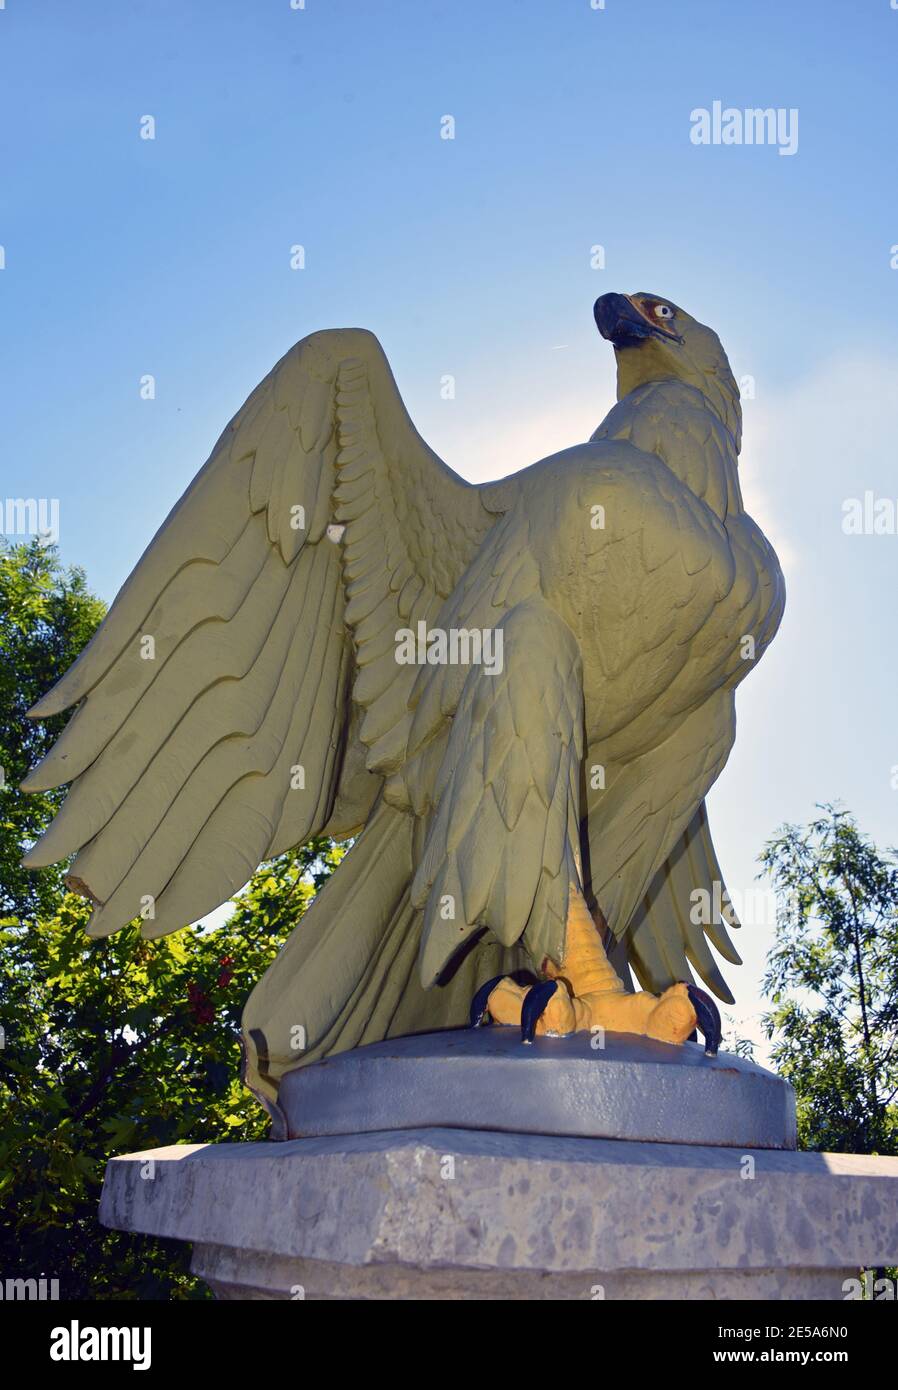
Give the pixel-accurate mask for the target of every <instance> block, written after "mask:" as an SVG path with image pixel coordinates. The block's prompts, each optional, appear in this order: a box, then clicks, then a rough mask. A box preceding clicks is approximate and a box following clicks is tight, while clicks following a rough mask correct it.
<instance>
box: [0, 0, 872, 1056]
mask: <svg viewBox="0 0 898 1390" xmlns="http://www.w3.org/2000/svg"><path fill="white" fill-rule="evenodd" d="M896 58H898V12H896V11H894V10H892V8H891V6H890V3H889V0H875V2H874V3H860V0H859V2H858V3H856V4H853V5H845V4H843V3H836V0H818V2H817V3H814V2H813V0H804V3H794V4H791V5H789V6H783V5H782V4H781V3H774V0H770V2H769V3H768V0H754V3H745V4H742V5H738V6H737V5H729V6H721V5H720V4H719V3H715V2H714V0H681V2H680V3H678V4H671V3H665V2H664V0H645V2H644V3H643V2H641V0H606V7H605V9H604V10H593V9H592V8H591V6H590V3H589V0H518V3H515V0H491V2H490V3H484V0H452V3H445V2H444V3H434V4H424V3H420V0H419V2H418V3H412V0H390V3H385V0H381V3H379V4H376V3H368V0H331V3H325V0H306V8H305V9H302V10H293V9H291V7H290V3H289V0H254V2H253V3H250V0H215V2H214V3H213V0H196V2H195V3H192V4H190V5H189V6H187V5H184V4H183V3H175V0H153V2H152V3H138V2H137V0H95V2H94V3H85V4H79V5H71V4H68V3H63V2H62V0H44V3H42V4H40V5H30V6H29V5H26V4H25V3H24V0H6V3H5V6H4V7H3V8H2V9H0V79H2V80H0V132H2V165H3V178H2V181H0V196H2V204H0V208H2V210H0V245H2V246H3V247H4V251H5V269H4V270H3V271H2V272H0V316H2V324H3V330H2V334H0V405H2V409H0V431H2V433H0V439H2V494H3V496H4V497H5V496H10V495H11V496H43V497H53V498H58V499H59V502H60V548H61V552H62V556H63V558H64V559H65V560H66V561H67V562H73V563H78V564H81V565H83V566H84V567H85V569H86V570H87V573H88V576H89V578H90V581H91V583H92V585H93V587H94V588H95V589H96V590H97V591H98V592H100V593H101V594H102V595H103V596H104V597H105V598H107V599H111V598H112V597H113V595H114V593H115V591H116V589H117V588H118V586H119V585H120V584H121V582H122V581H123V580H124V579H125V577H126V575H127V573H128V571H129V569H130V568H131V566H132V565H133V563H134V561H135V560H136V558H137V557H138V555H139V554H140V552H141V550H142V549H143V547H144V546H145V545H146V543H147V541H148V540H149V539H150V537H151V535H152V533H153V532H154V530H155V529H156V527H157V526H158V525H159V523H160V522H161V521H162V520H163V518H164V516H165V514H166V513H167V511H168V510H169V508H170V506H171V505H172V503H173V502H174V501H175V500H176V498H177V497H178V495H179V494H180V492H181V491H182V490H183V488H184V487H185V486H186V485H187V483H188V482H189V481H190V479H191V478H192V476H193V474H194V473H195V472H196V470H197V468H198V467H199V466H200V464H201V463H202V462H203V461H204V459H205V457H206V455H207V454H208V452H209V449H210V447H211V445H212V444H213V442H214V440H215V438H216V437H217V435H218V434H219V432H220V431H221V429H222V428H223V426H224V425H225V424H226V423H227V420H228V419H229V418H230V416H231V415H232V414H233V412H234V411H235V410H236V408H237V407H238V406H239V405H240V404H241V402H242V400H243V399H244V397H245V396H246V395H247V393H248V392H249V391H250V390H251V388H252V387H253V386H254V385H255V384H256V383H257V381H258V380H259V379H260V378H261V377H262V376H263V375H265V373H266V372H267V371H268V370H269V369H270V367H271V366H272V365H273V364H274V362H275V361H276V360H277V358H278V357H279V356H280V355H281V354H282V353H283V352H284V351H285V350H286V349H287V348H288V347H289V346H290V345H291V344H292V343H293V342H295V341H296V340H297V339H299V338H301V337H303V336H304V335H305V334H307V333H309V332H311V331H313V330H314V329H317V328H322V327H332V326H338V325H344V324H360V325H363V326H365V327H368V328H371V329H372V330H373V331H374V332H375V333H377V335H378V336H379V337H380V339H381V341H382V343H383V344H384V347H385V349H386V351H387V354H388V356H389V358H390V361H391V363H392V365H393V368H394V371H395V373H396V376H397V380H398V382H399V386H400V389H401V390H402V392H403V395H404V397H405V400H406V403H407V405H408V407H409V409H410V411H411V414H412V416H413V418H414V419H415V421H416V423H417V424H418V426H419V428H420V429H421V431H422V433H423V434H424V435H425V437H426V438H427V439H428V441H429V442H430V443H431V444H432V446H433V447H434V448H435V449H436V450H437V452H438V453H440V454H441V455H442V456H443V457H444V458H445V459H446V461H447V462H448V463H450V464H451V465H452V466H453V467H454V468H456V469H457V470H458V471H459V472H461V473H462V474H464V475H466V476H468V477H470V478H472V479H479V478H485V477H489V476H499V475H501V474H503V473H506V472H510V471H513V470H514V469H516V468H518V467H522V466H524V465H526V464H528V463H530V462H532V461H533V460H534V459H535V458H538V457H540V456H541V455H544V454H546V453H548V452H552V451H554V450H555V449H558V448H562V447H565V446H567V445H568V444H572V443H575V442H577V441H578V440H580V439H582V438H584V437H585V436H586V435H588V434H589V433H590V432H591V431H592V430H593V429H594V428H595V426H596V425H597V424H598V423H599V421H600V420H601V418H602V416H603V415H604V414H605V412H606V410H607V409H608V407H609V405H610V404H611V402H612V399H613V390H614V382H613V362H612V358H611V354H610V350H609V348H608V346H607V344H605V343H603V342H602V341H601V340H600V339H599V337H598V335H597V334H596V332H595V329H594V326H593V322H592V303H593V300H594V299H595V297H596V296H597V295H598V294H600V293H603V292H605V291H607V290H612V289H615V290H624V291H632V290H636V289H649V290H653V291H657V292H659V293H661V294H664V295H666V296H668V297H670V298H672V299H673V300H675V301H677V302H679V303H680V304H682V305H683V306H684V307H685V308H686V309H688V310H689V311H690V312H691V313H693V314H694V315H695V316H696V317H698V318H700V319H702V320H704V321H705V322H708V323H710V324H711V325H712V326H713V327H714V328H715V329H716V330H717V331H718V332H719V333H720V335H721V337H722V339H723V341H724V344H725V346H726V347H727V349H728V352H729V355H730V359H731V362H732V365H733V368H734V371H735V372H736V375H737V377H742V376H746V375H750V376H751V377H753V378H754V383H755V387H754V392H755V396H754V399H753V400H747V401H746V402H745V449H744V453H743V488H744V491H745V495H746V501H747V504H748V506H749V509H750V510H751V511H752V512H753V513H754V514H755V515H756V516H757V518H758V519H759V521H760V522H761V523H762V524H763V526H764V527H765V529H766V530H767V532H768V534H769V535H770V537H771V539H772V540H773V542H774V544H775V545H776V546H777V548H778V550H779V551H780V554H781V558H782V561H783V566H784V569H785V571H786V579H787V586H788V592H789V605H788V611H787V616H786V619H785V622H784V624H783V628H782V630H781V633H780V636H779V638H778V639H777V642H776V643H775V645H774V647H773V649H772V650H771V652H770V653H769V654H768V656H767V657H766V658H765V660H764V662H763V664H762V665H761V666H760V668H759V670H758V671H757V672H756V673H754V674H753V676H752V677H751V678H750V679H749V680H748V681H747V683H746V684H745V685H744V686H743V687H742V688H741V691H740V694H739V697H738V711H739V719H740V733H739V737H738V740H737V744H736V749H735V752H734V754H733V756H732V758H731V761H730V764H729V766H728V768H727V770H726V771H725V773H724V775H723V776H722V778H721V780H720V783H719V784H718V787H717V788H716V789H715V791H714V793H713V794H712V798H711V802H710V812H711V821H712V828H713V830H714V832H715V839H716V840H717V842H718V847H719V851H720V854H721V858H722V861H723V865H724V869H725V871H726V874H727V878H728V881H729V882H730V884H731V885H732V886H733V888H734V889H735V891H736V893H738V892H745V891H747V890H748V889H749V888H750V887H751V886H752V882H753V874H754V872H755V869H754V858H755V856H756V854H757V852H758V850H759V848H760V846H761V843H762V841H763V839H764V838H765V837H766V836H767V835H768V834H769V833H770V832H771V831H772V830H773V829H774V827H775V826H776V825H777V824H779V823H780V822H781V821H782V820H784V819H805V818H807V817H808V816H809V815H810V814H811V813H812V811H813V808H814V804H815V802H816V801H820V800H826V799H830V798H839V797H841V798H843V799H844V800H845V802H846V803H847V804H848V805H849V806H850V807H851V808H852V809H853V810H854V811H855V812H856V813H857V815H858V816H859V818H860V820H861V822H862V824H863V825H864V826H865V827H866V828H867V829H868V830H869V831H870V833H871V834H873V835H874V836H875V837H877V838H878V839H879V840H880V841H882V842H889V841H894V840H896V839H898V835H896V833H895V821H896V806H898V791H896V790H894V789H893V787H892V785H891V781H892V771H891V770H892V768H893V766H895V765H898V729H896V719H895V690H896V674H898V672H896V665H898V662H896V647H898V642H896V620H895V613H896V590H898V584H896V579H898V536H896V535H895V534H883V535H861V536H846V535H845V534H844V533H843V531H842V524H841V523H842V504H843V502H844V500H845V499H846V498H850V497H862V496H863V494H864V493H865V491H870V492H872V493H873V494H874V496H876V497H891V499H892V501H893V502H895V501H896V499H898V467H896V443H895V441H896V438H898V428H896V426H898V391H896V389H895V384H896V377H898V348H896V344H895V321H896V302H898V270H893V269H892V268H891V266H890V248H891V247H892V245H894V244H898V206H896V193H895V181H894V97H893V92H894V71H895V65H896ZM714 100H720V101H722V102H723V103H724V105H725V106H732V107H737V108H743V107H749V106H750V107H758V106H760V107H768V106H772V107H784V108H797V110H798V113H799V126H798V130H799V143H798V151H797V153H796V154H795V155H793V156H791V157H788V156H782V155H780V154H779V153H778V151H777V149H776V148H775V147H771V146H760V147H758V146H754V147H748V146H725V147H724V146H717V147H697V146H696V145H694V144H693V143H692V142H691V141H690V138H689V134H690V113H691V112H692V110H693V109H694V108H697V107H708V108H709V107H710V106H711V104H712V102H713V101H714ZM145 115H152V116H153V117H154V119H155V122H156V138H155V140H152V141H149V140H142V139H140V138H139V122H140V119H141V117H142V116H145ZM445 115H452V116H453V117H454V118H455V122H456V132H455V139H454V140H451V141H449V140H442V139H440V121H441V118H442V117H443V116H445ZM294 244H302V245H303V246H304V247H305V252H306V268H305V269H304V270H302V271H294V270H291V268H290V248H291V246H293V245H294ZM596 244H601V245H602V246H603V247H604V248H605V269H604V270H595V269H593V268H592V267H591V265H590V248H591V247H592V246H593V245H596ZM448 373H451V374H452V375H454V376H455V378H456V397H455V399H454V400H452V401H446V400H443V399H442V398H441V394H440V380H441V378H442V377H443V376H444V375H445V374H448ZM145 374H152V375H153V376H154V377H155V378H156V398H155V400H152V401H146V400H141V399H140V394H139V382H140V378H141V377H142V376H144V375H145ZM770 936H771V932H770V929H769V927H767V926H764V925H763V924H759V925H755V926H750V925H748V924H747V925H746V926H745V927H744V929H743V931H742V933H741V936H740V946H741V948H742V950H743V953H744V954H745V956H746V967H745V969H743V970H742V971H739V972H731V973H732V975H733V976H734V981H733V982H734V984H735V986H736V990H737V993H738V995H739V1008H738V1010H737V1014H738V1016H739V1017H740V1018H741V1019H743V1020H744V1021H745V1026H746V1028H749V1029H751V1028H752V1027H753V1026H754V1025H753V1024H752V1022H751V1020H752V1019H753V1018H754V1016H755V1015H756V1014H757V1012H758V1007H759V1005H758V1001H757V983H758V978H759V972H760V968H761V965H762V962H763V957H764V953H765V951H766V949H767V946H768V945H769V942H770Z"/></svg>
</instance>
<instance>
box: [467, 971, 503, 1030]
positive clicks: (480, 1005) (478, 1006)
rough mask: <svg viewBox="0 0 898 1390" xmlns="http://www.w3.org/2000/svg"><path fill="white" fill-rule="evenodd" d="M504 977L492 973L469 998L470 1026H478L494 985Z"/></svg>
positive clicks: (483, 1016) (499, 982) (484, 1013)
mask: <svg viewBox="0 0 898 1390" xmlns="http://www.w3.org/2000/svg"><path fill="white" fill-rule="evenodd" d="M504 979H505V976H504V975H494V976H493V978H492V979H491V980H487V982H486V984H485V985H481V986H480V988H479V990H478V991H477V993H476V994H475V995H474V998H473V999H472V1000H471V1027H472V1028H479V1027H480V1025H481V1023H482V1022H483V1020H484V1018H485V1017H486V1013H487V1007H486V1006H487V1003H488V1002H489V997H490V995H491V994H492V992H493V990H494V989H495V988H496V985H498V984H501V983H502V981H503V980H504Z"/></svg>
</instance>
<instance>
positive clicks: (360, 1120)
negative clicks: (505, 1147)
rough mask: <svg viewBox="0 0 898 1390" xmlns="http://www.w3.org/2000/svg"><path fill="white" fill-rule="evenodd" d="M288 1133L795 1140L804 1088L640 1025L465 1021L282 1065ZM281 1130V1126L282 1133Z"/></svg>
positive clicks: (738, 1142) (785, 1143)
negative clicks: (557, 1027) (543, 1030)
mask: <svg viewBox="0 0 898 1390" xmlns="http://www.w3.org/2000/svg"><path fill="white" fill-rule="evenodd" d="M278 1102H279V1104H280V1107H281V1111H282V1113H283V1118H284V1129H285V1130H286V1135H285V1136H283V1137H287V1138H290V1139H300V1138H302V1139H305V1138H309V1137H312V1136H321V1135H332V1134H366V1133H371V1132H373V1131H380V1130H388V1129H431V1128H434V1127H438V1128H447V1127H449V1128H452V1129H483V1130H505V1131H507V1132H508V1133H510V1134H563V1135H578V1136H580V1135H582V1136H585V1137H588V1138H591V1139H640V1140H651V1141H653V1142H656V1143H667V1144H713V1145H715V1146H717V1145H721V1144H724V1145H727V1146H728V1147H738V1148H750V1149H794V1148H795V1146H796V1131H795V1092H794V1091H793V1090H792V1087H791V1086H790V1085H789V1084H788V1082H786V1081H783V1080H782V1079H781V1078H780V1077H779V1076H775V1075H774V1074H773V1072H770V1071H766V1070H765V1069H764V1068H763V1067H759V1066H757V1065H756V1064H755V1063H754V1062H748V1061H746V1060H745V1059H744V1058H742V1057H736V1056H733V1055H731V1054H729V1053H726V1052H722V1053H720V1055H719V1056H718V1057H707V1056H706V1055H705V1049H704V1047H703V1046H701V1045H700V1044H699V1043H684V1044H683V1045H682V1047H672V1046H670V1045H669V1044H668V1043H662V1042H656V1041H655V1040H654V1039H653V1038H639V1037H635V1036H634V1035H633V1034H632V1033H605V1034H599V1035H592V1034H590V1033H571V1034H570V1035H569V1036H568V1037H563V1038H550V1037H538V1038H535V1039H534V1041H533V1042H532V1043H530V1044H525V1043H522V1042H521V1030H520V1028H502V1027H495V1026H494V1027H491V1028H455V1029H445V1030H443V1031H441V1032H435V1033H420V1034H418V1035H416V1036H414V1037H406V1038H390V1039H388V1041H386V1042H379V1043H371V1044H370V1045H369V1046H367V1047H355V1048H353V1049H352V1050H351V1051H349V1052H339V1053H337V1055H336V1056H334V1057H327V1058H326V1059H325V1060H324V1061H322V1062H314V1063H313V1064H312V1065H311V1066H307V1067H298V1068H296V1070H294V1071H291V1072H288V1073H287V1075H286V1076H285V1077H284V1078H283V1080H282V1082H281V1086H280V1091H279V1093H278ZM279 1137H280V1136H279Z"/></svg>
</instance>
